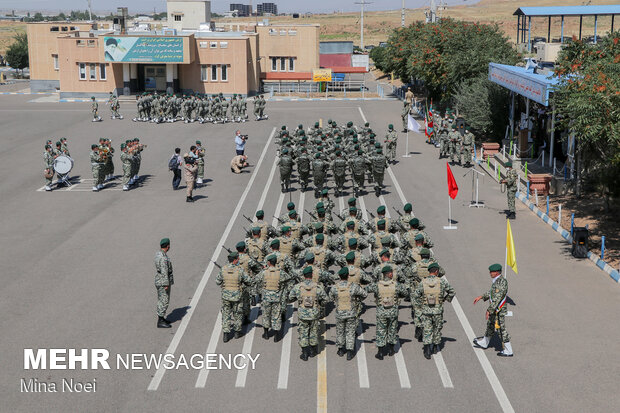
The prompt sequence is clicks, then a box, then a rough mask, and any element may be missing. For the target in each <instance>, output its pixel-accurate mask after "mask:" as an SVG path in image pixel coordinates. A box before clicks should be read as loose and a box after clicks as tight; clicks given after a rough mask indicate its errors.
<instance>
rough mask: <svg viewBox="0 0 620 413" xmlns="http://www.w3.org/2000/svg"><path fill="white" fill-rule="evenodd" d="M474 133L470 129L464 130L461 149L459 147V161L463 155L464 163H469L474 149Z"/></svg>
mask: <svg viewBox="0 0 620 413" xmlns="http://www.w3.org/2000/svg"><path fill="white" fill-rule="evenodd" d="M473 146H474V135H473V133H471V132H470V131H466V132H465V135H464V136H463V149H461V163H463V162H462V158H463V157H465V165H471V163H472V160H473V159H472V152H473V150H474V147H473Z"/></svg>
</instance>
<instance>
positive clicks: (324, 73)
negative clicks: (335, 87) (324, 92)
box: [312, 69, 332, 82]
mask: <svg viewBox="0 0 620 413" xmlns="http://www.w3.org/2000/svg"><path fill="white" fill-rule="evenodd" d="M312 81H313V82H331V81H332V70H331V69H312Z"/></svg>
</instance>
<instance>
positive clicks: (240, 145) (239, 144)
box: [235, 130, 248, 156]
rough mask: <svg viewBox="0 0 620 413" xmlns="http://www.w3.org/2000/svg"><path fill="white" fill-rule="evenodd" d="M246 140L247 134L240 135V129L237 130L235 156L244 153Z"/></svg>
mask: <svg viewBox="0 0 620 413" xmlns="http://www.w3.org/2000/svg"><path fill="white" fill-rule="evenodd" d="M247 140H248V135H242V134H241V131H240V130H238V131H237V133H236V135H235V149H236V151H237V156H239V155H245V143H246V141H247Z"/></svg>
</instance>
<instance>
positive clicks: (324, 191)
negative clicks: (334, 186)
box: [321, 188, 329, 195]
mask: <svg viewBox="0 0 620 413" xmlns="http://www.w3.org/2000/svg"><path fill="white" fill-rule="evenodd" d="M327 194H329V189H327V188H325V189H323V190H322V191H321V195H327Z"/></svg>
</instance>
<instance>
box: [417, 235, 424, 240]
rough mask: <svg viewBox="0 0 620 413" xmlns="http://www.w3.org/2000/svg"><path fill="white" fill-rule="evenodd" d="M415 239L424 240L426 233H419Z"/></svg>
mask: <svg viewBox="0 0 620 413" xmlns="http://www.w3.org/2000/svg"><path fill="white" fill-rule="evenodd" d="M415 240H416V241H424V235H422V234H418V235H416V236H415Z"/></svg>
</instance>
